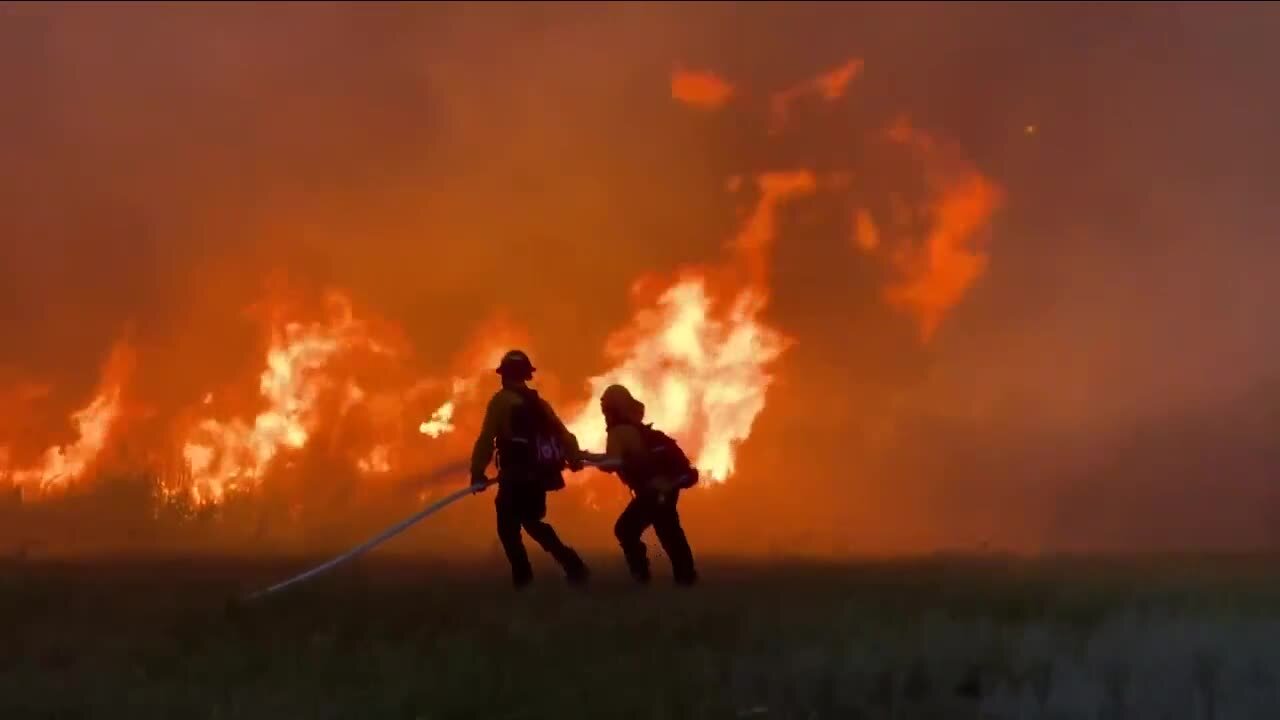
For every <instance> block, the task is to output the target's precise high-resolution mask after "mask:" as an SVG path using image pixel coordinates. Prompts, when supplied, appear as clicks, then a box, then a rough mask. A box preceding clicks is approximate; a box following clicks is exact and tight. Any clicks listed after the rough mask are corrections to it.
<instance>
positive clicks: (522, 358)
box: [471, 350, 590, 589]
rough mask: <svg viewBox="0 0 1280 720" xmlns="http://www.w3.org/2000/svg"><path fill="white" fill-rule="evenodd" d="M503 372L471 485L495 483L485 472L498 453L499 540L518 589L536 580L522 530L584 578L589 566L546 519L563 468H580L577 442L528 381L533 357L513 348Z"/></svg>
mask: <svg viewBox="0 0 1280 720" xmlns="http://www.w3.org/2000/svg"><path fill="white" fill-rule="evenodd" d="M497 373H498V375H499V376H501V378H502V388H501V389H499V390H498V392H497V393H495V394H494V396H493V398H492V399H491V400H490V401H489V405H488V408H486V410H485V416H484V424H483V427H482V428H481V430H480V436H479V437H478V438H477V439H476V444H475V449H474V450H473V452H472V455H471V483H472V486H473V487H475V488H476V491H477V492H479V491H481V490H483V489H484V488H485V487H486V486H487V485H488V484H489V483H490V480H489V479H488V477H487V476H486V475H485V471H486V469H487V468H488V466H489V461H490V460H491V459H493V456H494V451H495V450H496V451H497V463H496V465H497V470H498V476H497V483H498V494H497V497H496V498H495V499H494V505H495V507H496V509H497V520H498V540H499V541H500V542H501V543H502V550H503V552H504V553H506V556H507V561H508V562H509V563H510V564H511V579H512V582H513V583H514V585H515V587H516V588H517V589H519V588H523V587H525V586H526V585H528V584H529V583H530V582H532V581H533V568H532V567H531V566H530V564H529V555H528V553H527V552H526V551H525V547H524V540H523V538H522V537H521V535H520V531H521V529H522V528H523V530H524V532H525V533H528V535H529V537H531V538H533V540H534V542H536V543H538V544H539V545H541V546H542V549H543V550H545V551H547V553H549V554H550V555H551V556H552V557H553V558H555V560H556V562H558V563H559V564H560V567H561V568H563V569H564V573H565V577H566V578H567V579H568V580H569V582H570V583H573V584H575V585H576V584H582V583H585V582H586V581H587V578H588V576H589V574H590V573H589V571H588V569H587V566H586V564H585V563H584V562H583V561H582V558H581V557H579V555H578V553H576V552H574V550H573V549H572V548H570V547H569V546H568V545H566V544H565V543H564V542H563V541H562V540H561V539H560V537H559V536H558V535H557V534H556V531H555V530H554V529H553V528H552V527H551V525H549V524H548V523H547V522H546V521H545V519H544V518H545V517H546V514H547V493H548V492H554V491H556V490H560V489H562V488H563V487H564V486H565V485H564V476H563V470H564V469H565V468H566V467H567V468H569V469H571V470H573V471H575V472H576V471H578V470H581V469H582V453H581V451H580V450H579V448H578V440H577V438H575V437H574V436H573V434H572V433H570V432H569V430H568V429H567V428H566V427H565V426H564V423H563V422H561V421H560V418H559V417H557V416H556V413H555V411H554V410H553V409H552V408H551V406H550V404H548V403H547V401H545V400H543V399H542V398H541V397H539V396H538V393H537V392H536V391H535V390H533V389H532V388H530V387H529V386H528V382H529V381H530V380H532V379H533V373H534V367H533V363H532V362H530V361H529V356H528V355H526V354H525V353H524V352H521V351H519V350H512V351H511V352H508V353H507V354H506V355H504V356H503V357H502V361H501V362H500V363H499V364H498V368H497Z"/></svg>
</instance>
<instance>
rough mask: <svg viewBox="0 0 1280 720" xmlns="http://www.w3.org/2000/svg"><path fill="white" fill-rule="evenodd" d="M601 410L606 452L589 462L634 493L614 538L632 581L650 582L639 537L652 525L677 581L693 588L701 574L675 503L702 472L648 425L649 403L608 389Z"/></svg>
mask: <svg viewBox="0 0 1280 720" xmlns="http://www.w3.org/2000/svg"><path fill="white" fill-rule="evenodd" d="M600 410H601V411H602V412H603V413H604V419H605V427H606V428H607V430H608V440H607V441H606V449H605V452H604V454H603V455H587V456H586V457H587V459H589V460H591V461H592V462H593V464H595V465H596V466H597V467H599V468H600V469H601V470H604V471H605V472H610V473H616V474H617V475H618V477H619V478H620V479H621V480H622V482H623V483H624V484H625V485H626V486H627V487H628V488H630V489H631V492H632V496H633V497H632V499H631V502H630V503H629V504H628V505H627V507H626V509H625V510H623V511H622V515H620V516H619V517H618V522H617V523H616V524H615V525H614V528H613V532H614V536H615V537H617V539H618V544H619V545H620V546H621V547H622V554H623V557H624V558H625V559H626V561H627V567H628V569H630V571H631V575H632V577H634V578H635V579H636V580H637V581H638V582H641V583H647V582H649V558H648V553H647V550H646V548H645V544H644V542H643V541H641V539H640V537H641V536H642V535H643V534H644V531H645V530H646V529H647V528H648V527H649V526H651V525H652V526H653V532H654V534H655V535H657V536H658V542H659V543H660V544H661V545H662V549H663V550H664V551H665V552H666V554H667V558H668V559H669V560H670V561H671V574H672V576H673V579H674V580H675V581H676V583H677V584H680V585H693V584H694V583H695V582H697V579H698V573H697V570H696V569H695V567H694V562H693V551H692V550H691V549H690V547H689V540H688V538H687V537H685V533H684V528H683V527H681V525H680V514H679V511H678V510H677V509H676V503H677V501H678V500H679V498H680V491H681V490H682V489H685V488H687V487H691V486H692V485H693V484H694V483H696V482H697V480H698V471H697V470H696V469H695V468H693V466H692V465H690V464H689V460H688V458H687V457H686V456H685V454H684V452H683V451H681V450H680V448H679V446H678V445H677V444H676V443H675V441H674V440H672V439H671V438H670V437H668V436H667V435H665V434H663V433H662V432H660V431H658V430H656V429H654V428H653V426H652V425H646V424H644V403H642V402H640V401H639V400H636V399H635V398H634V397H632V396H631V393H630V392H629V391H628V390H627V389H626V388H625V387H623V386H621V385H611V386H609V387H608V388H606V389H605V391H604V394H602V395H601V396H600Z"/></svg>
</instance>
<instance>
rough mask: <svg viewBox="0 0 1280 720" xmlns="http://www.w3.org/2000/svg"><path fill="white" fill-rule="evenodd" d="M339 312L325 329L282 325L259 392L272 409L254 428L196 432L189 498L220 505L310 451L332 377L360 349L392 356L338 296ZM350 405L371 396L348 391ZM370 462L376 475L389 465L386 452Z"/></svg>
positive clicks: (191, 439)
mask: <svg viewBox="0 0 1280 720" xmlns="http://www.w3.org/2000/svg"><path fill="white" fill-rule="evenodd" d="M331 301H332V303H333V306H332V307H333V308H334V310H335V312H334V314H333V316H332V317H331V318H330V319H329V321H328V322H325V323H319V322H316V323H310V324H302V323H298V322H289V323H286V324H284V325H283V326H282V327H275V328H273V329H272V332H271V342H270V346H269V347H268V349H267V354H266V368H265V369H264V370H263V371H262V374H261V375H260V376H259V380H258V391H259V394H260V396H261V398H262V400H263V401H264V402H265V404H266V408H265V409H264V410H262V411H261V412H259V413H258V414H257V416H256V417H254V418H253V421H252V422H248V421H246V420H244V419H241V418H232V419H230V420H218V419H215V418H211V417H210V418H205V419H203V420H200V421H199V422H198V423H196V425H195V426H194V427H193V428H192V429H191V431H190V433H189V435H188V437H187V439H186V441H185V443H184V444H183V448H182V455H183V458H184V459H185V460H186V462H187V463H188V464H189V466H190V474H191V486H190V488H189V491H190V493H191V494H192V496H193V497H194V498H195V499H196V500H197V501H198V502H216V501H218V500H220V499H221V498H222V497H223V496H224V495H225V494H226V493H227V492H230V491H234V490H237V489H244V488H248V487H252V486H253V485H255V484H257V483H258V482H259V481H260V480H261V479H262V477H263V475H264V474H265V473H266V472H267V470H268V469H269V468H270V466H271V464H272V462H273V461H275V460H276V458H277V457H278V456H279V455H281V454H282V453H284V452H286V451H290V450H300V449H302V448H303V447H305V446H306V445H307V442H308V441H309V440H310V439H311V437H312V435H313V433H315V431H316V429H317V428H318V427H319V425H320V423H321V422H322V420H323V416H322V414H321V399H322V396H324V395H325V394H326V393H328V392H332V391H333V390H334V389H335V385H336V383H335V381H334V379H333V378H332V377H330V376H329V374H328V373H327V372H326V371H327V370H328V369H329V367H330V366H331V365H332V364H333V363H334V362H335V361H337V360H338V359H339V358H340V357H341V356H342V355H344V354H346V353H350V352H353V351H356V350H360V349H363V350H369V351H373V352H388V350H387V348H386V347H385V346H384V345H382V344H380V343H378V342H377V341H376V340H375V339H374V338H372V337H371V336H370V335H369V334H368V330H367V328H366V327H365V326H364V324H362V323H360V322H357V321H356V320H355V319H354V317H353V316H352V312H351V306H350V303H349V301H347V300H346V298H345V297H342V296H333V297H332V298H331ZM345 391H346V394H345V397H344V400H343V407H345V408H349V407H350V406H351V405H353V404H355V403H358V402H360V401H361V400H363V398H364V391H363V390H362V389H361V388H360V387H359V386H358V385H355V384H354V383H348V384H347V385H346V386H345ZM375 454H376V455H379V456H380V457H372V458H366V459H365V464H364V467H365V468H368V469H369V470H375V469H381V468H383V467H385V451H377V449H376V448H375Z"/></svg>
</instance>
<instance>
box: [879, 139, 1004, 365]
mask: <svg viewBox="0 0 1280 720" xmlns="http://www.w3.org/2000/svg"><path fill="white" fill-rule="evenodd" d="M888 137H889V139H890V140H891V141H892V142H895V143H898V144H900V145H904V146H906V147H907V148H908V149H909V150H911V151H912V152H913V153H914V154H915V155H916V157H917V159H918V160H919V161H920V162H922V163H923V164H924V166H925V168H926V179H927V181H928V187H929V191H930V193H931V195H932V197H931V198H930V200H929V201H928V203H927V205H926V208H925V209H926V212H927V215H928V217H929V220H930V223H929V229H928V231H927V233H926V235H925V237H924V239H923V241H922V242H920V243H911V242H900V243H899V244H898V246H897V247H896V249H895V250H894V251H893V254H892V257H891V261H892V263H893V265H894V267H895V269H896V271H897V273H898V275H899V277H898V279H897V280H896V281H895V282H893V283H892V284H891V285H890V286H889V287H888V288H887V289H886V290H885V298H886V299H887V300H888V302H889V303H890V304H892V305H894V306H896V307H899V308H902V309H903V310H905V311H906V312H909V313H911V314H912V315H914V316H915V318H916V321H917V323H918V325H919V329H920V336H921V339H922V340H924V341H926V342H927V341H929V340H930V339H932V337H933V335H934V334H935V333H936V332H937V329H938V327H939V325H940V324H941V322H942V319H943V318H944V317H945V316H946V314H947V312H948V311H950V310H951V309H952V308H953V307H955V306H956V305H957V304H958V303H959V302H960V300H961V299H962V298H963V297H964V295H965V293H967V292H968V290H969V288H971V287H972V286H973V284H974V283H975V282H977V279H978V278H979V277H980V276H981V275H982V273H983V272H984V271H985V270H986V266H987V255H986V253H985V252H984V251H983V249H982V248H981V247H980V246H979V245H978V240H979V231H980V230H981V229H982V228H983V227H985V226H986V225H987V224H988V222H989V221H990V219H991V217H992V215H993V214H994V213H995V211H996V210H997V209H999V207H1000V205H1001V203H1002V200H1003V198H1002V194H1001V192H1000V190H999V189H998V188H997V187H996V186H995V184H994V183H992V182H991V181H990V180H988V179H987V178H986V177H984V176H983V175H982V174H981V173H979V172H978V171H977V170H975V169H974V168H972V167H971V166H970V165H969V164H968V163H967V162H965V161H964V160H963V159H962V158H961V157H960V155H959V154H958V153H957V152H956V151H954V149H951V148H947V147H945V146H943V145H942V144H941V143H939V142H937V141H936V140H934V139H933V138H932V137H931V136H929V135H928V134H927V133H924V132H923V131H921V130H919V129H916V128H914V127H912V126H911V125H910V123H909V122H907V121H906V120H905V119H899V120H897V121H896V122H895V123H894V124H893V125H892V126H891V127H890V128H889V131H888ZM906 214H907V213H905V212H904V211H903V210H901V209H896V210H895V212H894V215H896V216H899V218H898V220H899V222H898V224H901V220H902V219H903V218H902V217H901V216H903V215H906ZM904 232H905V231H904ZM855 242H856V243H857V244H858V246H859V247H860V248H861V249H863V250H867V251H873V250H875V249H876V248H877V247H878V246H879V245H880V231H879V230H878V229H877V228H876V226H875V224H874V222H873V221H872V220H871V216H870V215H869V214H868V213H867V212H866V211H865V210H859V211H858V212H857V213H856V215H855Z"/></svg>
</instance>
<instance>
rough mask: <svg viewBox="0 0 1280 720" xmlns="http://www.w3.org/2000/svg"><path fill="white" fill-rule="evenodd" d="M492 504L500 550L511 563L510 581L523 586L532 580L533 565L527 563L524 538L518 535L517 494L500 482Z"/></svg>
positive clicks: (527, 555)
mask: <svg viewBox="0 0 1280 720" xmlns="http://www.w3.org/2000/svg"><path fill="white" fill-rule="evenodd" d="M493 504H494V506H495V507H496V509H497V515H498V540H499V542H501V543H502V551H503V552H504V553H506V556H507V562H509V563H510V564H511V581H512V582H513V583H515V586H516V587H524V586H525V585H528V584H529V582H530V581H531V580H533V567H532V566H531V565H530V564H529V553H528V552H527V551H526V550H525V548H524V539H523V538H521V537H520V508H519V503H518V498H517V495H516V493H513V492H512V489H511V487H510V486H508V485H507V484H505V483H503V484H500V485H498V496H497V497H496V498H494V501H493Z"/></svg>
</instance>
